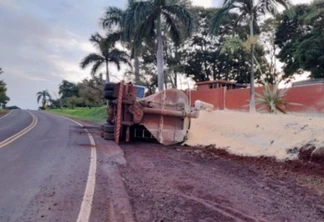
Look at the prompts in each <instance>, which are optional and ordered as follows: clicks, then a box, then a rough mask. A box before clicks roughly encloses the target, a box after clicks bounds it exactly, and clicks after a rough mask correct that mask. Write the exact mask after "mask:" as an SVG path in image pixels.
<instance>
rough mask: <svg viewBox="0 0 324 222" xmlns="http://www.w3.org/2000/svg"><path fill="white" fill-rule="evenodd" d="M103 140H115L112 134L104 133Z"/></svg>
mask: <svg viewBox="0 0 324 222" xmlns="http://www.w3.org/2000/svg"><path fill="white" fill-rule="evenodd" d="M103 138H104V139H105V140H114V139H115V134H113V133H104V135H103Z"/></svg>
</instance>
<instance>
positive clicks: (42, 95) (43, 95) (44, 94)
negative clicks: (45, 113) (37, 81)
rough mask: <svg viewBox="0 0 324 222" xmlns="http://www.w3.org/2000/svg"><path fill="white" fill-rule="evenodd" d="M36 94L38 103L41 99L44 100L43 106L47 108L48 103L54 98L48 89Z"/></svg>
mask: <svg viewBox="0 0 324 222" xmlns="http://www.w3.org/2000/svg"><path fill="white" fill-rule="evenodd" d="M36 95H37V103H39V102H40V100H42V107H43V108H45V105H46V103H47V102H49V101H50V100H51V99H52V97H51V95H50V94H49V92H48V90H43V91H40V92H38V93H37V94H36Z"/></svg>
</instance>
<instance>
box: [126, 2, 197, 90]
mask: <svg viewBox="0 0 324 222" xmlns="http://www.w3.org/2000/svg"><path fill="white" fill-rule="evenodd" d="M188 6H189V5H188V2H187V1H179V0H148V1H138V2H135V1H134V2H132V4H130V5H129V8H128V9H127V13H126V18H125V31H126V36H131V35H133V34H134V33H136V35H137V36H136V40H135V42H136V43H138V42H141V40H142V39H144V38H147V37H154V38H155V39H156V42H157V53H156V60H157V73H158V88H159V90H163V88H164V56H163V49H164V47H163V45H164V41H165V36H164V34H165V33H166V32H168V33H169V35H170V38H171V39H172V41H173V42H174V43H175V44H176V45H179V44H180V43H181V40H182V39H183V38H184V37H186V36H189V35H190V34H191V33H192V31H193V27H194V19H193V16H192V14H191V13H190V11H189V10H188ZM163 28H164V29H163ZM134 29H135V30H134ZM162 31H163V32H162Z"/></svg>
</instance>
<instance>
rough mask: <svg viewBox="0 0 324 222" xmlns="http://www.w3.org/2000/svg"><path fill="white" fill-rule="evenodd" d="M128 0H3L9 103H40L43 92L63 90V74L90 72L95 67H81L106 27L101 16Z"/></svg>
mask: <svg viewBox="0 0 324 222" xmlns="http://www.w3.org/2000/svg"><path fill="white" fill-rule="evenodd" d="M125 4H126V0H124V1H113V0H97V1H95V2H91V1H69V0H57V1H43V0H33V1H17V0H0V33H1V34H0V49H1V50H0V67H1V68H2V69H3V70H4V74H3V75H1V79H4V80H5V82H6V83H7V86H8V95H9V97H10V98H11V101H10V103H9V104H11V105H18V106H20V107H22V108H36V107H37V104H36V102H35V101H36V96H35V95H36V93H37V91H40V90H44V89H48V90H49V92H51V93H55V92H56V93H57V88H58V85H59V83H60V82H61V81H62V80H63V79H68V80H70V81H74V82H76V81H79V80H81V79H82V78H85V77H89V76H90V75H89V73H90V69H86V70H81V69H80V68H79V63H80V61H81V59H82V58H83V57H84V56H86V55H87V54H88V53H90V52H94V50H95V49H94V47H93V46H92V45H91V44H90V43H89V41H88V39H89V37H90V35H91V34H92V33H94V32H98V31H99V30H100V27H99V25H98V19H99V17H100V16H101V15H102V14H103V12H104V8H105V7H107V6H112V5H113V6H117V7H124V5H125ZM89 9H91V10H89ZM112 72H113V73H116V69H115V68H113V69H112Z"/></svg>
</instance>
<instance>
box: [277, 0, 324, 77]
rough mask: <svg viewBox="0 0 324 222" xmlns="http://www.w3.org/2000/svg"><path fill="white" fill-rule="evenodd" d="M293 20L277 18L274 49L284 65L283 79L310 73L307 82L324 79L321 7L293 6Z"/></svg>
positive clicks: (318, 4)
mask: <svg viewBox="0 0 324 222" xmlns="http://www.w3.org/2000/svg"><path fill="white" fill-rule="evenodd" d="M294 11H295V13H294V16H293V17H292V16H289V15H288V12H287V11H286V12H284V13H283V14H282V15H281V16H280V17H279V21H280V24H279V27H278V29H277V32H276V39H275V43H276V45H277V46H278V47H279V48H280V49H281V50H280V53H279V54H278V58H279V60H280V61H281V62H283V63H284V67H283V68H284V73H285V75H284V77H285V78H286V79H287V78H288V79H289V78H291V77H292V76H293V75H294V74H296V73H302V72H303V71H309V72H310V78H324V36H323V31H324V3H323V1H317V2H314V3H313V4H311V5H307V4H301V5H296V6H294Z"/></svg>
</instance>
